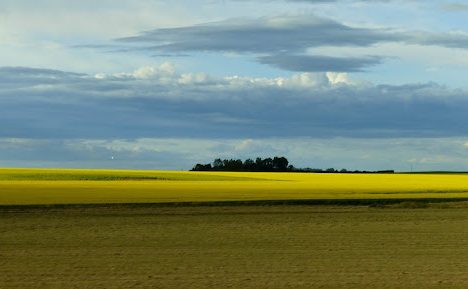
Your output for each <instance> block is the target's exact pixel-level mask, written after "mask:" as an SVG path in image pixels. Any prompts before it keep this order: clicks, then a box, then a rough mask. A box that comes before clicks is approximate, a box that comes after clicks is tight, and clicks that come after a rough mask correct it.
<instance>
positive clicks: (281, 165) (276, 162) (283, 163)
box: [273, 157, 289, 172]
mask: <svg viewBox="0 0 468 289" xmlns="http://www.w3.org/2000/svg"><path fill="white" fill-rule="evenodd" d="M288 165H289V161H288V159H287V158H285V157H275V158H274V159H273V169H275V170H277V171H280V172H284V171H286V170H287V169H288Z"/></svg>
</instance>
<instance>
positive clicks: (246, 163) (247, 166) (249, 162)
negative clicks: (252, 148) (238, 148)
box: [243, 159, 255, 172]
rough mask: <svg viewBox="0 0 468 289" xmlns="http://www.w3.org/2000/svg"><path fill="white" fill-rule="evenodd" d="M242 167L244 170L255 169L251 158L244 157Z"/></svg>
mask: <svg viewBox="0 0 468 289" xmlns="http://www.w3.org/2000/svg"><path fill="white" fill-rule="evenodd" d="M243 168H244V170H246V171H249V172H251V171H255V162H254V161H253V160H252V159H246V160H245V161H244V164H243Z"/></svg>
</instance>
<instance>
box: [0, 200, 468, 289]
mask: <svg viewBox="0 0 468 289" xmlns="http://www.w3.org/2000/svg"><path fill="white" fill-rule="evenodd" d="M467 227H468V205H466V203H453V204H448V203H445V204H436V205H429V206H428V207H426V208H422V209H414V208H405V207H388V208H369V207H356V206H340V207H334V206H248V207H243V206H230V207H151V206H148V207H128V206H110V207H101V208H96V207H81V208H76V207H75V208H35V209H34V208H30V209H25V208H23V209H18V208H11V209H5V208H3V209H2V210H1V211H0V256H1V258H0V288H5V289H7V288H8V289H17V288H37V289H46V288H47V289H50V288H52V289H54V288H64V289H65V288H67V289H73V288H80V289H87V288H90V289H91V288H467V286H468V269H467V268H468V267H467V265H468V263H467V262H468V261H467V260H468V258H467V257H468V246H466V240H468V230H467V229H466V228H467Z"/></svg>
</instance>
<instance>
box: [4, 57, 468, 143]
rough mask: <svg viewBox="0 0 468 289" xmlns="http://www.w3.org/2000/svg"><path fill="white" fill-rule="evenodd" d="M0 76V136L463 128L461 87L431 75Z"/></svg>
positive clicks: (143, 72) (159, 72)
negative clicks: (399, 79)
mask: <svg viewBox="0 0 468 289" xmlns="http://www.w3.org/2000/svg"><path fill="white" fill-rule="evenodd" d="M13 79H14V81H12V80H13ZM0 83H2V84H4V85H2V86H1V88H0V123H2V126H1V127H0V137H3V138H69V139H70V138H99V139H100V138H147V137H148V138H152V137H176V138H177V137H197V138H213V137H214V138H258V137H314V138H328V137H350V136H353V137H365V138H369V137H373V138H391V137H410V136H411V137H446V136H465V135H467V134H468V124H467V123H466V112H467V111H468V97H467V91H466V90H461V89H459V90H455V89H449V88H446V87H444V86H440V85H437V84H434V83H427V84H410V85H399V86H394V85H373V84H370V83H355V82H353V81H351V80H349V79H348V78H347V77H346V75H345V74H334V73H302V74H297V75H294V76H292V77H287V78H282V77H278V78H249V77H238V76H232V77H224V78H214V77H210V76H209V75H206V74H203V73H201V74H178V73H176V71H175V69H174V67H173V66H172V65H170V64H169V63H165V64H162V65H161V66H159V67H144V68H141V69H138V70H136V71H134V72H131V73H120V74H107V75H106V74H97V75H95V76H90V75H85V74H76V73H68V72H63V71H55V70H44V69H32V68H2V69H0Z"/></svg>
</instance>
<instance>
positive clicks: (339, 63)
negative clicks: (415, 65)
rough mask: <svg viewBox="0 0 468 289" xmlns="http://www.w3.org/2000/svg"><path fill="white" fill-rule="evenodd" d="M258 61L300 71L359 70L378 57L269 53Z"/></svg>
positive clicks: (378, 61)
mask: <svg viewBox="0 0 468 289" xmlns="http://www.w3.org/2000/svg"><path fill="white" fill-rule="evenodd" d="M257 60H258V62H259V63H262V64H268V65H271V66H274V67H277V68H281V69H284V70H289V71H300V72H304V71H306V72H321V71H333V72H361V71H364V70H365V69H366V68H368V67H370V66H374V65H377V64H380V63H381V62H382V59H381V58H380V57H349V58H344V57H330V56H310V55H287V54H279V55H269V56H261V57H258V58H257Z"/></svg>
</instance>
